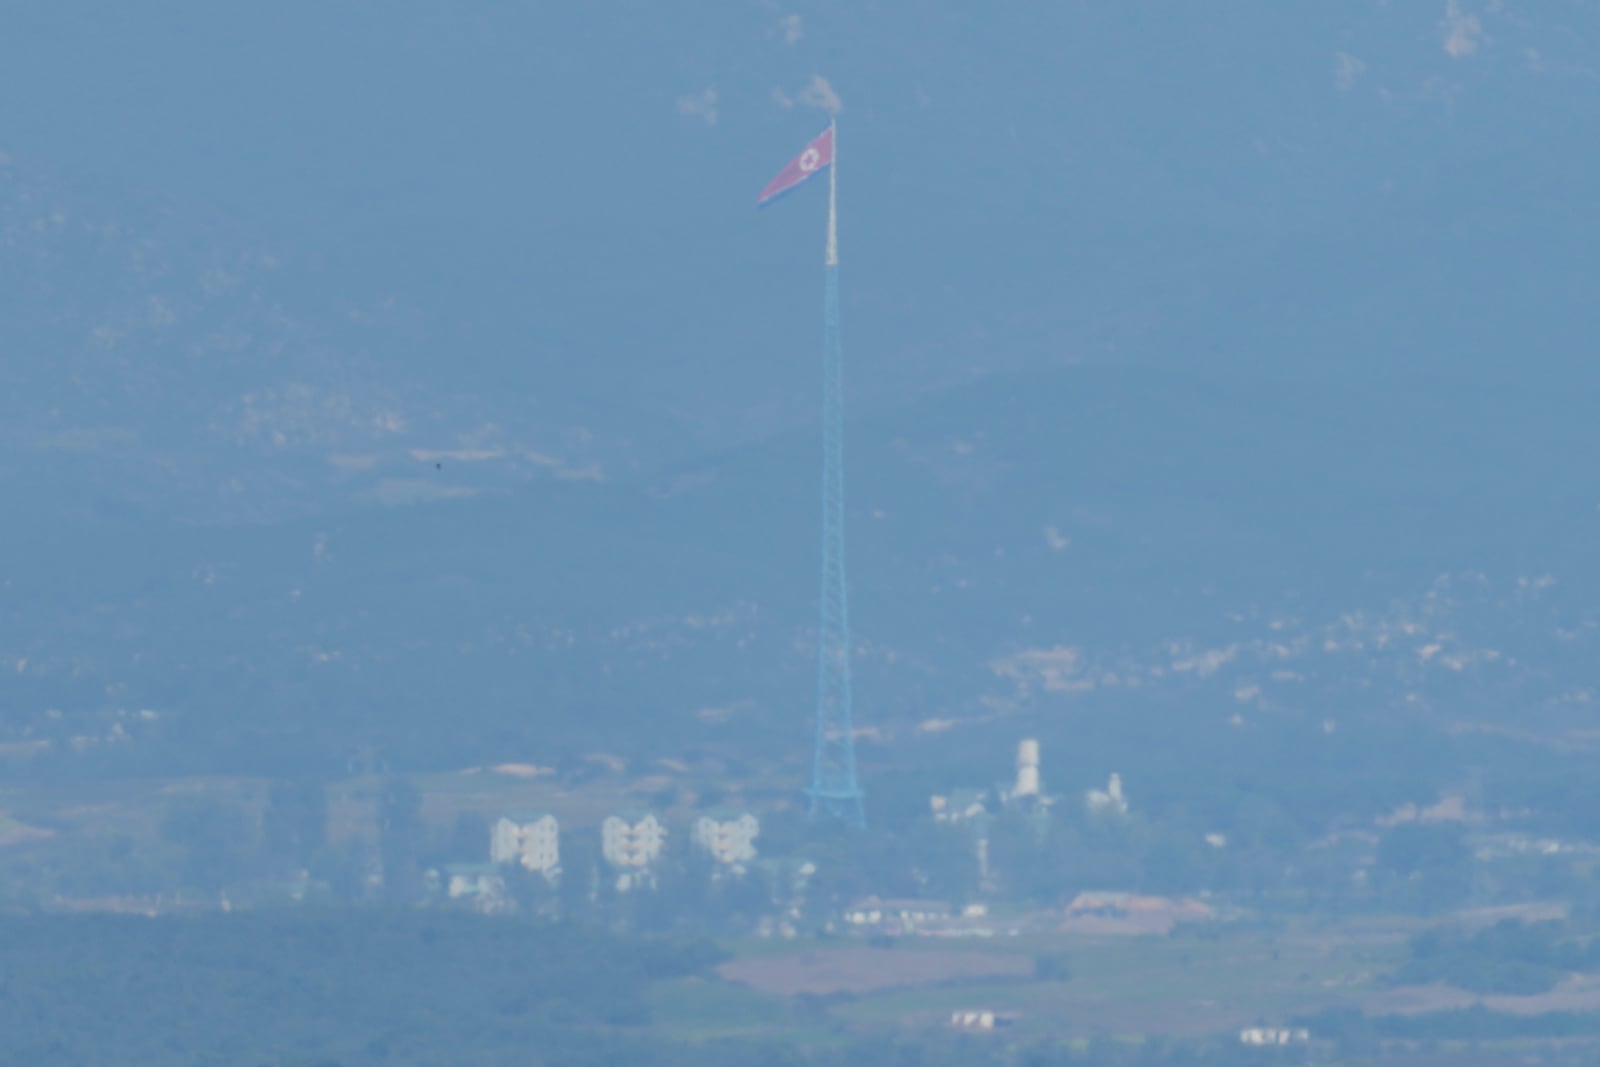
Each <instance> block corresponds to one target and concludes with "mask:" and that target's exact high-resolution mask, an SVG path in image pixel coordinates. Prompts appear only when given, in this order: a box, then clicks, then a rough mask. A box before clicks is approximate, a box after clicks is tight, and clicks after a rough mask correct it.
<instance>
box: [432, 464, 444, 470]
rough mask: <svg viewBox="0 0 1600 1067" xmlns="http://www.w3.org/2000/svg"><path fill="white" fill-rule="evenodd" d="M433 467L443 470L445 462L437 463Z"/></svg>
mask: <svg viewBox="0 0 1600 1067" xmlns="http://www.w3.org/2000/svg"><path fill="white" fill-rule="evenodd" d="M433 469H434V470H436V471H442V470H444V464H443V463H435V464H434V465H433Z"/></svg>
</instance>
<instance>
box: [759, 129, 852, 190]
mask: <svg viewBox="0 0 1600 1067" xmlns="http://www.w3.org/2000/svg"><path fill="white" fill-rule="evenodd" d="M832 162H833V127H832V126H829V127H828V128H827V129H826V130H824V131H823V133H822V135H821V136H819V137H818V138H817V139H816V140H814V141H812V142H811V143H810V144H808V145H806V150H805V151H804V152H801V153H800V154H799V155H798V156H795V157H794V159H793V160H791V161H790V163H789V165H788V166H787V167H784V168H783V171H782V172H781V173H780V174H779V175H778V176H777V177H776V178H774V179H772V181H770V182H768V183H767V187H766V188H765V189H763V190H761V195H760V196H758V197H756V206H758V207H759V206H761V205H764V204H768V203H771V202H772V201H773V200H775V199H777V198H778V197H780V196H782V195H783V194H784V193H787V192H788V191H789V190H790V189H793V188H794V187H795V186H797V185H799V184H800V183H801V182H803V181H805V180H806V179H807V178H809V177H811V176H812V175H813V174H818V173H820V172H821V171H822V170H823V168H825V167H827V166H828V165H829V164H831V163H832Z"/></svg>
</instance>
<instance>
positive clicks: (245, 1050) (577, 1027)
mask: <svg viewBox="0 0 1600 1067" xmlns="http://www.w3.org/2000/svg"><path fill="white" fill-rule="evenodd" d="M717 959H718V954H717V953H716V951H715V950H713V949H711V948H710V947H709V946H708V945H706V944H704V943H694V942H665V941H655V940H644V939H624V938H620V937H617V936H614V935H610V934H607V933H604V932H600V931H595V930H587V929H579V928H577V927H572V926H566V925H535V924H531V923H516V922H507V921H504V920H500V921H494V920H490V919H485V918H480V917H477V916H472V915H467V914H460V913H439V912H417V911H404V912H390V911H387V910H378V909H373V910H365V911H348V910H343V911H339V912H323V911H312V912H305V911H300V912H295V913H287V912H257V913H250V914H235V915H231V916H223V915H213V916H201V917H188V918H163V919H143V918H130V917H91V918H39V917H34V918H27V919H0V1033H3V1034H4V1035H5V1038H4V1046H5V1055H4V1057H0V1058H3V1059H4V1060H5V1061H6V1062H15V1063H28V1064H35V1065H43V1064H85V1063H95V1064H101V1065H105V1067H118V1065H123V1064H126V1065H135V1064H137V1065H140V1067H154V1065H161V1064H198V1063H223V1062H226V1063H239V1064H257V1063H261V1064H265V1063H302V1064H312V1063H340V1064H377V1063H383V1064H438V1063H450V1064H455V1065H474V1064H491V1063H494V1064H500V1063H505V1062H510V1058H511V1057H513V1054H515V1058H516V1062H519V1063H539V1062H550V1063H581V1062H590V1060H593V1061H594V1062H605V1060H604V1056H605V1055H619V1054H620V1055H623V1056H624V1057H625V1058H624V1059H619V1060H612V1061H611V1062H640V1061H638V1060H634V1059H632V1057H633V1050H632V1049H631V1046H629V1044H628V1042H627V1040H626V1038H627V1036H628V1034H629V1033H631V1032H636V1031H638V1030H639V1029H640V1028H642V1027H645V1026H647V1025H648V1024H649V1022H650V1012H649V1008H648V1005H647V1001H646V999H645V992H646V990H647V989H648V988H649V986H650V985H651V983H653V982H657V981H662V980H667V979H673V978H681V977H685V976H689V975H697V974H704V973H706V972H707V971H708V969H709V967H710V966H711V965H712V964H713V963H714V962H715V961H716V960H717ZM529 1056H531V1058H529ZM586 1057H587V1058H586ZM597 1057H598V1058H597Z"/></svg>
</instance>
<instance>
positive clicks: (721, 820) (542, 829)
mask: <svg viewBox="0 0 1600 1067" xmlns="http://www.w3.org/2000/svg"><path fill="white" fill-rule="evenodd" d="M760 835H761V821H760V820H759V819H758V818H757V817H756V816H755V815H754V814H752V813H750V812H748V811H711V812H704V813H702V814H700V815H698V816H696V817H695V819H694V821H693V822H692V823H691V824H690V828H689V840H690V842H691V844H692V845H693V846H694V847H695V848H698V849H700V850H702V851H703V852H704V853H705V854H706V855H707V856H709V857H710V858H711V859H712V861H713V862H714V863H715V864H716V865H717V866H718V867H719V868H720V869H724V870H730V871H733V872H735V873H742V872H743V870H744V869H745V867H746V866H747V865H749V864H751V863H753V862H755V860H756V855H757V854H756V839H757V838H758V837H759V836H760ZM667 839H668V830H667V825H666V823H665V822H664V821H663V820H662V819H661V818H660V817H659V816H658V815H656V814H655V813H654V812H649V811H641V812H621V813H617V814H614V815H608V816H606V818H605V819H604V820H603V821H602V822H601V823H600V857H601V859H602V860H603V861H604V863H605V865H606V866H607V867H608V868H610V870H611V871H612V872H613V874H614V875H615V877H616V884H617V887H618V888H619V889H622V890H628V889H633V888H637V887H639V886H643V885H648V884H650V883H651V882H652V881H653V872H654V869H655V868H656V867H657V865H658V864H659V863H660V862H661V861H662V858H663V856H664V855H665V853H666V848H667ZM508 867H521V868H523V869H524V870H526V871H529V872H531V873H533V874H538V875H542V876H543V877H544V878H545V879H546V880H547V881H549V882H551V883H555V882H556V881H558V880H559V879H560V877H561V873H562V872H561V823H560V821H559V820H558V819H557V818H556V816H555V815H552V814H550V813H549V812H511V813H507V814H505V815H502V816H501V817H500V818H499V819H497V820H495V822H494V824H493V825H492V826H491V827H490V830H489V862H488V863H486V864H485V863H461V864H451V865H450V866H448V867H446V868H445V870H444V872H443V876H442V877H441V879H440V888H441V889H442V890H443V891H444V892H445V894H446V895H447V896H449V897H451V898H454V899H459V898H483V899H486V900H487V899H493V898H496V897H498V896H500V895H502V894H503V893H504V890H505V878H504V871H505V870H506V868H508Z"/></svg>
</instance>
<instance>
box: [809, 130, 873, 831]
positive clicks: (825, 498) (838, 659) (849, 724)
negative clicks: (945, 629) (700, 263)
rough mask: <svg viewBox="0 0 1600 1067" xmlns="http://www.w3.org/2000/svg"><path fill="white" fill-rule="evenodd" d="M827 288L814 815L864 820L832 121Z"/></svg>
mask: <svg viewBox="0 0 1600 1067" xmlns="http://www.w3.org/2000/svg"><path fill="white" fill-rule="evenodd" d="M828 130H829V133H830V134H831V135H832V138H831V140H832V145H833V165H832V166H831V167H829V168H828V244H827V254H826V256H825V257H824V260H823V287H822V294H823V295H822V592H821V598H820V614H819V619H818V629H817V723H816V728H817V740H816V752H815V754H814V755H813V758H812V766H811V788H810V790H808V792H809V793H810V795H811V815H812V817H813V818H815V817H817V816H818V815H819V814H828V815H832V816H835V817H837V818H839V819H842V820H843V821H844V822H846V823H849V824H850V825H852V826H860V825H862V824H863V823H864V822H865V816H864V813H863V811H862V806H861V786H860V784H859V783H858V782H857V781H856V748H855V723H854V711H853V709H852V707H851V697H850V591H849V586H848V584H847V583H846V581H845V567H844V347H843V345H842V344H841V342H840V337H839V143H838V132H837V130H836V128H835V127H834V126H832V125H830V126H829V128H828Z"/></svg>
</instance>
